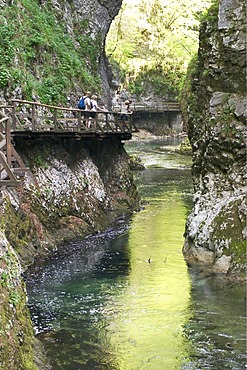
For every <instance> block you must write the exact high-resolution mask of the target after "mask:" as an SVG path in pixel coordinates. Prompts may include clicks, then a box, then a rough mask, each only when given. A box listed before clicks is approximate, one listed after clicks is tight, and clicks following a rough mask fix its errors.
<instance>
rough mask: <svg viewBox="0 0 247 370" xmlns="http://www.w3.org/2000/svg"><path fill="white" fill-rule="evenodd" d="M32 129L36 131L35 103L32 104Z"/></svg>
mask: <svg viewBox="0 0 247 370" xmlns="http://www.w3.org/2000/svg"><path fill="white" fill-rule="evenodd" d="M32 131H35V105H34V104H32Z"/></svg>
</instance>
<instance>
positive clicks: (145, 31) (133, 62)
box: [106, 0, 211, 95]
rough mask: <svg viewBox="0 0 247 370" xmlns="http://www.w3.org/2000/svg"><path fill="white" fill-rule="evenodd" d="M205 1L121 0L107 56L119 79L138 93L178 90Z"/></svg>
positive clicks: (194, 47)
mask: <svg viewBox="0 0 247 370" xmlns="http://www.w3.org/2000/svg"><path fill="white" fill-rule="evenodd" d="M210 3H211V1H210V0H201V1H198V0H173V1H171V0H170V1H169V0H124V2H123V6H122V9H121V11H120V13H119V15H118V16H117V17H116V18H115V20H114V22H113V24H112V26H111V29H110V32H109V34H108V36H107V43H106V45H107V46H106V51H107V54H108V56H109V57H110V61H111V62H112V63H113V64H114V63H115V64H117V65H118V66H119V67H120V70H121V71H122V76H124V77H123V84H124V86H125V87H127V88H129V89H130V90H131V89H132V92H135V93H137V94H138V93H139V94H141V93H142V92H144V91H145V90H146V89H147V88H148V85H150V83H151V85H152V89H153V90H154V91H155V92H156V93H157V94H162V95H163V94H165V93H167V92H168V93H170V94H174V95H177V93H178V91H179V86H180V83H181V80H182V78H183V76H184V74H185V71H186V69H187V66H188V63H189V61H190V59H191V57H192V56H193V55H194V54H195V52H196V51H197V48H198V31H199V18H200V15H201V13H202V12H205V11H206V9H207V8H208V7H209V5H210Z"/></svg>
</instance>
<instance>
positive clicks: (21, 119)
mask: <svg viewBox="0 0 247 370" xmlns="http://www.w3.org/2000/svg"><path fill="white" fill-rule="evenodd" d="M11 102H12V104H13V105H12V106H11V107H8V109H9V112H8V114H9V115H11V118H12V127H11V128H12V131H15V132H18V131H25V130H29V131H31V132H37V131H39V132H44V131H53V132H66V131H67V132H68V131H75V132H82V131H84V132H95V133H113V132H114V133H117V132H129V133H131V132H137V131H138V129H137V128H136V126H135V125H134V124H133V122H132V114H130V113H121V112H113V111H100V112H99V111H98V112H95V113H96V114H95V117H88V116H87V114H86V113H85V111H84V110H81V109H78V108H73V107H60V106H55V105H49V104H43V103H40V102H36V101H28V100H21V99H12V100H11ZM22 106H25V107H26V108H25V109H22ZM28 106H29V107H28ZM39 108H40V109H39ZM42 108H43V109H42Z"/></svg>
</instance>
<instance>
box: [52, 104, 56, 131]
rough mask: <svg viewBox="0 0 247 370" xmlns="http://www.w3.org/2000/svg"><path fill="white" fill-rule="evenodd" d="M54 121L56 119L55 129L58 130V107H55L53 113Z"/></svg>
mask: <svg viewBox="0 0 247 370" xmlns="http://www.w3.org/2000/svg"><path fill="white" fill-rule="evenodd" d="M53 121H54V129H55V130H57V109H56V108H55V109H54V114H53Z"/></svg>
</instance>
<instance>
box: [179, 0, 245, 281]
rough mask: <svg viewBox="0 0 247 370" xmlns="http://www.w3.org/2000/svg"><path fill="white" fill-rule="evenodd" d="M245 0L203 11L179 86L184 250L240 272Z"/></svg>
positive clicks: (223, 268) (218, 266)
mask: <svg viewBox="0 0 247 370" xmlns="http://www.w3.org/2000/svg"><path fill="white" fill-rule="evenodd" d="M245 40H246V3H245V2H244V1H242V0H241V1H239V2H233V3H231V9H230V10H229V3H228V2H227V1H222V2H218V0H215V1H214V4H213V5H212V7H211V8H210V9H209V11H208V14H207V15H205V16H204V17H203V20H202V25H201V31H200V44H199V46H200V47H199V53H198V57H197V58H196V59H195V60H194V61H192V63H191V65H190V68H189V70H188V76H187V79H186V82H185V84H184V89H183V91H182V93H181V102H182V107H183V114H184V118H185V122H186V125H187V131H188V135H189V139H190V142H191V145H192V150H193V166H192V174H193V180H194V188H195V205H194V209H193V211H192V213H191V215H190V216H189V218H188V221H187V227H186V242H185V247H184V253H185V256H186V258H187V260H188V261H190V262H192V263H198V261H199V262H200V263H207V264H208V265H210V266H211V267H212V268H213V270H214V271H216V272H217V271H218V272H232V273H236V275H238V276H244V274H245V263H246V256H245V248H246V240H245V237H246V235H245V227H246V209H247V207H246V202H245V201H246V198H245V193H246V189H245V186H246V182H245V175H246V167H245V165H246V144H245V137H246V86H244V83H243V82H244V80H245V73H246V49H245V46H244V45H245Z"/></svg>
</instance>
